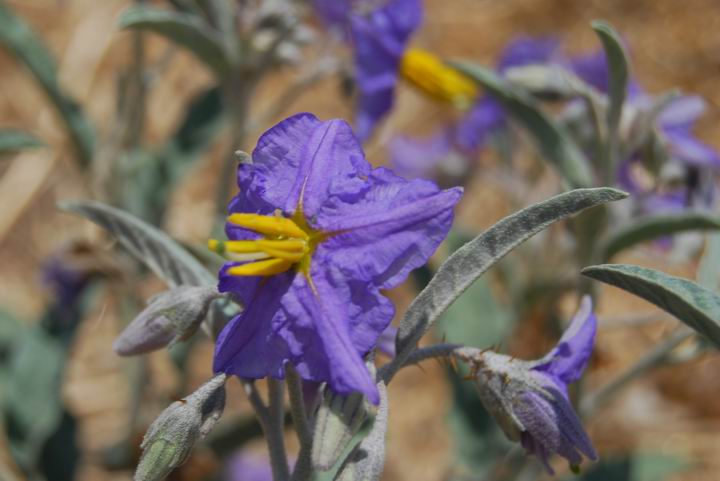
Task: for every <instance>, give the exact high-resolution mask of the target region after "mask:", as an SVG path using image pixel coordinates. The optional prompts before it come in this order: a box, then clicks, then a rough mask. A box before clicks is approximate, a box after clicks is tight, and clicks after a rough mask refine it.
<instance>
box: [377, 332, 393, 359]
mask: <svg viewBox="0 0 720 481" xmlns="http://www.w3.org/2000/svg"><path fill="white" fill-rule="evenodd" d="M397 331H398V330H397V327H394V326H388V327H387V329H385V330H384V331H383V332H382V334H380V339H378V343H377V348H378V351H380V352H382V353H383V354H385V355H386V356H388V357H391V358H392V357H395V337H397Z"/></svg>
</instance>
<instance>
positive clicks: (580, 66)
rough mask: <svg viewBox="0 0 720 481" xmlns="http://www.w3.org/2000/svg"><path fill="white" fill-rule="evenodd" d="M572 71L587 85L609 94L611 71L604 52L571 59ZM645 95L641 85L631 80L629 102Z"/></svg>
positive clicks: (629, 83) (628, 91) (628, 93)
mask: <svg viewBox="0 0 720 481" xmlns="http://www.w3.org/2000/svg"><path fill="white" fill-rule="evenodd" d="M569 64H570V65H569V67H570V69H571V70H572V71H573V72H574V73H575V75H577V76H578V77H580V79H582V80H584V81H585V82H586V83H587V84H589V85H591V86H593V87H595V88H596V89H598V90H599V91H600V92H602V93H608V89H609V77H608V75H609V70H608V63H607V57H606V56H605V52H604V51H603V50H599V51H597V52H595V53H591V54H587V55H580V56H577V57H574V58H572V59H570V62H569ZM642 95H643V92H642V89H641V88H640V85H639V84H638V83H637V82H636V81H635V80H634V79H632V78H631V79H630V80H629V81H628V86H627V98H628V99H629V100H633V99H637V98H640V97H641V96H642Z"/></svg>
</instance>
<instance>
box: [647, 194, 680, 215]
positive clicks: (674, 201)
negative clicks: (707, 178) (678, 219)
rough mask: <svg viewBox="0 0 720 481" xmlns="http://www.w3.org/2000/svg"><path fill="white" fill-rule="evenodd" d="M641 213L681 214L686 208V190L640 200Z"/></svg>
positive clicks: (653, 195)
mask: <svg viewBox="0 0 720 481" xmlns="http://www.w3.org/2000/svg"><path fill="white" fill-rule="evenodd" d="M642 207H643V211H644V212H646V213H652V214H660V213H673V212H682V211H684V210H686V209H687V208H688V191H687V189H677V190H673V191H670V192H664V193H661V194H651V195H648V196H646V197H644V198H643V199H642Z"/></svg>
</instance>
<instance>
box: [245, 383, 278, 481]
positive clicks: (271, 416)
mask: <svg viewBox="0 0 720 481" xmlns="http://www.w3.org/2000/svg"><path fill="white" fill-rule="evenodd" d="M242 383H243V387H244V388H245V393H246V394H247V396H248V399H249V400H250V404H251V405H252V407H253V409H254V410H255V414H257V417H258V420H259V421H260V426H261V427H262V430H263V434H264V435H265V441H266V442H267V445H268V453H269V455H270V467H271V468H272V474H273V480H274V481H288V479H289V477H290V475H289V469H288V463H287V455H286V454H285V442H284V439H283V405H282V399H283V391H284V389H283V388H282V384H281V383H280V382H279V381H276V380H274V379H270V380H269V381H268V386H269V398H270V403H269V404H270V405H269V407H268V406H266V405H265V403H264V402H263V400H262V398H261V397H260V393H259V392H258V390H257V386H256V385H255V382H254V381H251V380H247V379H244V380H242ZM278 401H279V402H278ZM278 404H279V405H280V407H279V408H278ZM278 413H280V418H279V419H278V418H277V415H278Z"/></svg>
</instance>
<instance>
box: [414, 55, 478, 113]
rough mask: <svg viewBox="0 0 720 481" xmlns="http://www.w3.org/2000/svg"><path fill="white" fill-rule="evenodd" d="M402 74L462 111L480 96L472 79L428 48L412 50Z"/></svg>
mask: <svg viewBox="0 0 720 481" xmlns="http://www.w3.org/2000/svg"><path fill="white" fill-rule="evenodd" d="M400 74H401V75H402V77H403V78H404V79H405V80H407V81H408V82H409V83H410V84H411V85H413V86H415V87H416V88H418V89H419V90H420V91H421V92H423V93H425V94H427V95H428V96H430V97H432V98H434V99H437V100H440V101H442V102H448V103H451V104H453V105H455V107H457V108H459V109H461V110H466V109H468V108H470V106H471V105H472V103H473V102H474V101H475V99H476V98H477V96H478V89H477V86H476V85H475V83H474V82H473V81H472V80H470V79H469V78H467V77H466V76H464V75H463V74H461V73H460V72H458V71H457V70H455V69H453V68H451V67H448V66H447V65H445V64H444V63H443V61H442V60H441V59H440V58H438V57H436V56H435V55H433V54H431V53H430V52H426V51H425V50H420V49H416V48H411V49H408V50H407V51H406V52H405V54H404V55H403V58H402V61H401V63H400Z"/></svg>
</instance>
